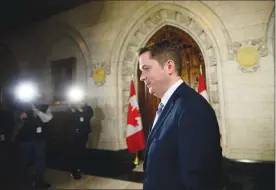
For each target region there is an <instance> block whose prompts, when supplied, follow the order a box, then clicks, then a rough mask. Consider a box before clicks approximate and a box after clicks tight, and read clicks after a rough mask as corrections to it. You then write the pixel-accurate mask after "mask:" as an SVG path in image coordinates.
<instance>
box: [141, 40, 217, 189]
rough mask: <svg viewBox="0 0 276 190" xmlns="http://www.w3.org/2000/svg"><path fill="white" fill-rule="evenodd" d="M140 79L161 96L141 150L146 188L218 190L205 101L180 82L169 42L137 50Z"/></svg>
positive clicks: (211, 119) (212, 126)
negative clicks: (143, 151) (143, 155)
mask: <svg viewBox="0 0 276 190" xmlns="http://www.w3.org/2000/svg"><path fill="white" fill-rule="evenodd" d="M138 57H139V68H140V70H141V71H142V72H141V76H140V80H141V81H144V83H145V85H146V86H147V88H148V89H149V92H150V93H151V94H153V95H155V96H156V97H159V98H161V102H160V104H159V106H158V110H157V113H156V117H155V120H154V123H153V126H152V129H151V132H150V134H149V136H148V139H147V145H146V150H145V161H144V172H145V180H144V185H143V189H144V190H157V189H158V190H162V189H164V190H165V189H173V190H218V189H221V188H220V185H221V184H220V178H221V159H222V150H221V146H220V133H219V126H218V122H217V118H216V115H215V112H214V110H213V109H212V107H211V106H210V105H209V103H208V102H207V101H206V100H205V99H204V98H203V97H202V96H201V95H199V94H198V93H197V92H196V91H194V90H193V89H192V88H190V87H189V86H188V85H186V84H185V82H184V81H183V80H182V79H181V77H180V76H181V75H180V74H181V70H182V61H181V55H180V52H179V50H178V48H177V47H176V46H175V45H174V44H172V43H171V42H168V41H163V42H159V43H157V44H151V45H149V46H146V47H144V48H141V49H140V50H139V52H138Z"/></svg>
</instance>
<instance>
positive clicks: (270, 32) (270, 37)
mask: <svg viewBox="0 0 276 190" xmlns="http://www.w3.org/2000/svg"><path fill="white" fill-rule="evenodd" d="M266 42H267V44H268V48H269V51H270V52H271V51H272V55H273V56H274V57H275V8H274V9H273V11H272V12H271V15H270V18H269V20H268V23H267V28H266Z"/></svg>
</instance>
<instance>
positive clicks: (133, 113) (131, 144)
mask: <svg viewBox="0 0 276 190" xmlns="http://www.w3.org/2000/svg"><path fill="white" fill-rule="evenodd" d="M126 143H127V147H128V150H129V152H130V153H136V152H138V151H140V150H142V149H144V148H145V137H144V133H143V127H142V120H141V116H140V111H139V106H138V102H137V97H136V92H135V88H134V82H133V80H131V83H130V98H129V103H128V115H127V129H126Z"/></svg>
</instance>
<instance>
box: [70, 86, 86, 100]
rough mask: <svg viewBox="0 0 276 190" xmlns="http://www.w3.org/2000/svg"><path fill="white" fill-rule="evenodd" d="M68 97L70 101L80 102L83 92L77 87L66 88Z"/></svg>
mask: <svg viewBox="0 0 276 190" xmlns="http://www.w3.org/2000/svg"><path fill="white" fill-rule="evenodd" d="M67 95H68V99H69V101H70V102H74V103H77V102H81V101H82V100H83V99H84V92H83V90H81V89H80V88H78V87H71V88H70V89H69V90H68V94H67Z"/></svg>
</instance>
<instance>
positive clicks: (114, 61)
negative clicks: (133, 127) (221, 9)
mask: <svg viewBox="0 0 276 190" xmlns="http://www.w3.org/2000/svg"><path fill="white" fill-rule="evenodd" d="M201 13H204V14H201ZM165 25H169V26H173V27H176V28H178V29H180V30H183V31H185V32H186V33H188V34H189V35H190V36H191V37H192V38H193V39H194V40H195V41H196V43H197V44H198V45H199V47H200V49H201V51H202V53H203V57H204V60H205V64H206V83H207V88H208V93H209V97H210V102H211V104H212V106H213V108H214V110H215V112H216V114H217V117H218V120H219V123H220V131H221V134H222V146H223V147H224V148H225V147H226V144H227V143H226V142H227V141H226V135H225V114H224V98H223V88H222V74H221V65H222V62H223V61H227V59H228V57H227V55H228V54H227V52H228V50H227V44H229V43H230V38H229V36H228V33H227V32H226V31H227V30H226V29H225V27H224V26H223V24H222V23H221V22H220V20H219V19H218V18H217V17H216V15H215V14H214V13H213V12H212V11H211V10H210V9H209V8H208V7H207V6H206V5H204V4H203V3H201V2H198V1H195V2H186V1H183V2H182V1H179V2H175V4H172V3H160V2H158V1H154V2H146V3H144V5H142V6H141V7H140V8H139V9H138V10H137V12H136V13H135V14H134V15H133V16H132V18H131V19H130V20H129V23H126V27H125V28H123V29H122V31H121V32H120V33H119V35H118V37H117V41H116V42H115V44H116V47H120V48H119V49H114V51H113V52H112V56H111V60H110V62H111V66H112V70H113V71H114V72H116V74H115V75H116V77H117V85H118V88H117V109H118V110H117V113H116V114H117V115H116V117H117V118H118V124H117V126H118V129H117V132H118V134H117V135H118V138H119V139H118V140H119V143H120V147H121V148H124V147H125V142H124V135H125V132H124V131H125V126H126V124H125V123H126V122H125V121H126V115H127V114H126V113H127V105H128V98H129V97H128V96H129V84H130V80H131V78H132V77H131V76H132V75H134V76H135V75H136V72H135V71H136V68H137V64H138V60H137V57H136V51H137V50H138V49H139V48H140V47H142V46H144V45H145V44H146V43H147V41H148V40H149V39H150V37H151V36H152V35H153V34H154V33H156V32H157V31H158V30H159V29H160V28H162V27H163V26H165ZM134 78H137V77H134ZM135 82H136V86H137V81H135Z"/></svg>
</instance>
